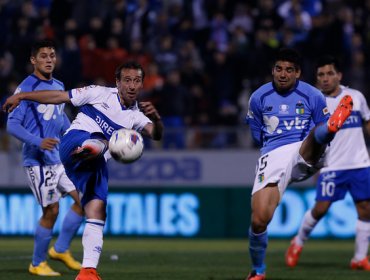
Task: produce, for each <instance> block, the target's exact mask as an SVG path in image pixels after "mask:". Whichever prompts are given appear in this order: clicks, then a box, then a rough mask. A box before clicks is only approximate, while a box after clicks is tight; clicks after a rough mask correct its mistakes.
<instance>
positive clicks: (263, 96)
mask: <svg viewBox="0 0 370 280" xmlns="http://www.w3.org/2000/svg"><path fill="white" fill-rule="evenodd" d="M274 92H275V90H274V89H271V90H269V91H268V92H266V93H264V94H262V95H261V104H262V103H263V102H264V101H265V98H266V97H267V96H269V95H271V94H273V93H274Z"/></svg>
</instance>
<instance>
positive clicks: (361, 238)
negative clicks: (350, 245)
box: [353, 220, 370, 261]
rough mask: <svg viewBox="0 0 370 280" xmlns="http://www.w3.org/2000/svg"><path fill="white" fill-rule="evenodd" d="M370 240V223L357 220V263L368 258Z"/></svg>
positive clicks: (355, 257)
mask: <svg viewBox="0 0 370 280" xmlns="http://www.w3.org/2000/svg"><path fill="white" fill-rule="evenodd" d="M369 238H370V222H364V221H360V220H357V224H356V240H355V256H354V257H353V258H354V259H355V260H356V261H361V260H363V259H364V258H365V257H366V256H367V251H368V248H369Z"/></svg>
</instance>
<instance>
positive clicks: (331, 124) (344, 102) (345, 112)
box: [328, 95, 353, 133]
mask: <svg viewBox="0 0 370 280" xmlns="http://www.w3.org/2000/svg"><path fill="white" fill-rule="evenodd" d="M352 108H353V101H352V97H351V96H349V95H346V96H344V97H343V98H342V99H341V101H340V102H339V105H338V107H337V108H336V109H335V111H334V113H333V114H332V115H331V116H330V118H329V121H328V130H329V132H332V133H336V132H337V131H338V130H339V129H340V128H341V127H342V126H343V124H344V122H345V121H346V120H347V118H348V117H349V116H350V115H351V112H352Z"/></svg>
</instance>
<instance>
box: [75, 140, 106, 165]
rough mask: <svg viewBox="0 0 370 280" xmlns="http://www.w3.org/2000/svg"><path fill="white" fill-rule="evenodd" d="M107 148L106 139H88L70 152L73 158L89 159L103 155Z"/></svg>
mask: <svg viewBox="0 0 370 280" xmlns="http://www.w3.org/2000/svg"><path fill="white" fill-rule="evenodd" d="M107 149H108V141H107V140H100V139H88V140H86V141H85V142H84V143H82V147H78V148H77V149H75V150H74V151H73V152H72V157H73V158H74V159H75V160H91V159H95V158H97V157H100V156H103V155H104V153H105V152H106V151H107Z"/></svg>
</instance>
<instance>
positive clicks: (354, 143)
mask: <svg viewBox="0 0 370 280" xmlns="http://www.w3.org/2000/svg"><path fill="white" fill-rule="evenodd" d="M345 95H350V96H351V97H352V99H353V110H352V113H351V115H350V116H349V118H348V119H347V121H346V122H345V123H344V125H343V127H342V128H341V129H340V130H339V131H338V132H337V134H336V135H335V137H334V139H333V141H331V143H330V146H329V148H328V150H327V155H326V159H325V166H326V167H324V168H322V169H321V172H325V171H332V170H345V169H357V168H363V167H368V166H370V159H369V154H368V151H367V147H366V144H365V139H364V133H363V128H362V126H363V123H364V122H366V121H368V120H370V110H369V107H368V105H367V103H366V99H365V97H364V96H363V94H362V93H361V92H359V91H357V90H354V89H351V88H348V87H344V86H341V93H340V94H339V95H338V96H336V97H329V96H327V97H326V102H327V105H328V108H329V111H330V113H333V112H334V110H335V108H336V107H337V106H338V104H339V101H340V100H341V99H342V97H343V96H345Z"/></svg>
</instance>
